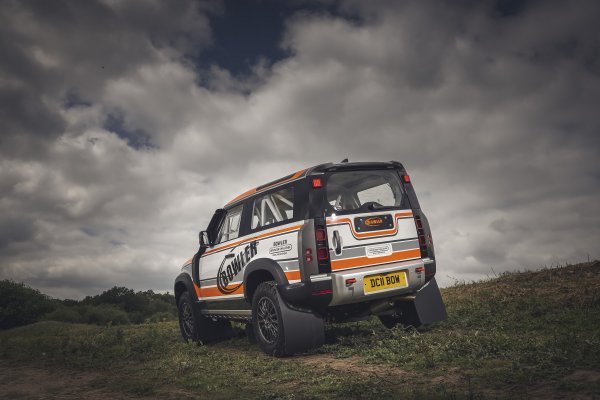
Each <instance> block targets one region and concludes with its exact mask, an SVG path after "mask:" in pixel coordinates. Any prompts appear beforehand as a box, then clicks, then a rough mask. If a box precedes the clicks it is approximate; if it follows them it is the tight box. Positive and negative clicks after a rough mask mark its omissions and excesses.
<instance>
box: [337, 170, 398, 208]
mask: <svg viewBox="0 0 600 400" xmlns="http://www.w3.org/2000/svg"><path fill="white" fill-rule="evenodd" d="M326 186H327V187H326V193H327V202H328V203H329V206H330V210H331V211H332V212H343V211H357V210H362V209H364V211H373V210H376V209H378V208H384V207H407V203H406V200H405V196H404V193H403V191H402V186H401V185H400V179H399V178H398V174H397V173H396V172H395V171H385V170H375V171H345V172H334V173H332V174H331V175H330V176H329V179H328V180H327V185H326Z"/></svg>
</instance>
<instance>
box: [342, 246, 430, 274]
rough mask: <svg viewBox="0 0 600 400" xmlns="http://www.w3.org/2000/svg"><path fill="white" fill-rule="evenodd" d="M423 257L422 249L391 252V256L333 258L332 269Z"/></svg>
mask: <svg viewBox="0 0 600 400" xmlns="http://www.w3.org/2000/svg"><path fill="white" fill-rule="evenodd" d="M419 257H421V250H420V249H411V250H402V251H397V252H395V253H392V254H390V255H389V256H383V257H377V258H369V257H356V258H347V259H343V260H331V270H332V271H339V270H342V269H350V268H356V267H367V266H369V265H377V264H384V263H390V262H395V261H405V260H410V259H413V258H419Z"/></svg>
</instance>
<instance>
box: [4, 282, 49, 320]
mask: <svg viewBox="0 0 600 400" xmlns="http://www.w3.org/2000/svg"><path fill="white" fill-rule="evenodd" d="M55 307H56V303H55V302H54V301H53V300H52V299H50V297H48V296H46V295H45V294H42V293H40V291H39V290H35V289H32V288H30V287H29V286H26V285H25V284H24V283H17V282H13V281H11V280H2V281H0V329H9V328H14V327H16V326H21V325H27V324H31V323H33V322H36V321H37V320H38V319H39V318H40V317H41V316H42V315H44V314H46V313H48V312H50V311H52V310H54V308H55Z"/></svg>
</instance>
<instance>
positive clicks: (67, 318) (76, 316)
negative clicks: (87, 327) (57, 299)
mask: <svg viewBox="0 0 600 400" xmlns="http://www.w3.org/2000/svg"><path fill="white" fill-rule="evenodd" d="M78 311H79V310H77V308H75V307H65V306H60V307H58V308H57V309H56V310H54V311H52V312H50V313H48V314H46V315H44V317H43V319H44V320H46V321H57V322H70V323H81V322H84V321H83V316H82V315H81V312H78Z"/></svg>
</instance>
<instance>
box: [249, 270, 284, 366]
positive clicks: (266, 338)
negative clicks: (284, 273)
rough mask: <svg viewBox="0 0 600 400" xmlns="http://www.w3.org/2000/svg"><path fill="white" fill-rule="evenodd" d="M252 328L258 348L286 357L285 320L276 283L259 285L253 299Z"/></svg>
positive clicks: (270, 282)
mask: <svg viewBox="0 0 600 400" xmlns="http://www.w3.org/2000/svg"><path fill="white" fill-rule="evenodd" d="M252 326H253V328H254V337H255V338H256V342H257V343H258V346H259V347H260V348H261V350H262V351H264V352H265V353H267V354H270V355H273V356H276V357H281V356H285V355H287V354H285V334H284V329H285V328H284V326H283V318H282V315H281V308H280V304H279V296H278V295H277V286H276V284H275V282H273V281H269V282H263V283H261V284H260V285H258V288H256V291H255V292H254V296H253V298H252Z"/></svg>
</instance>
